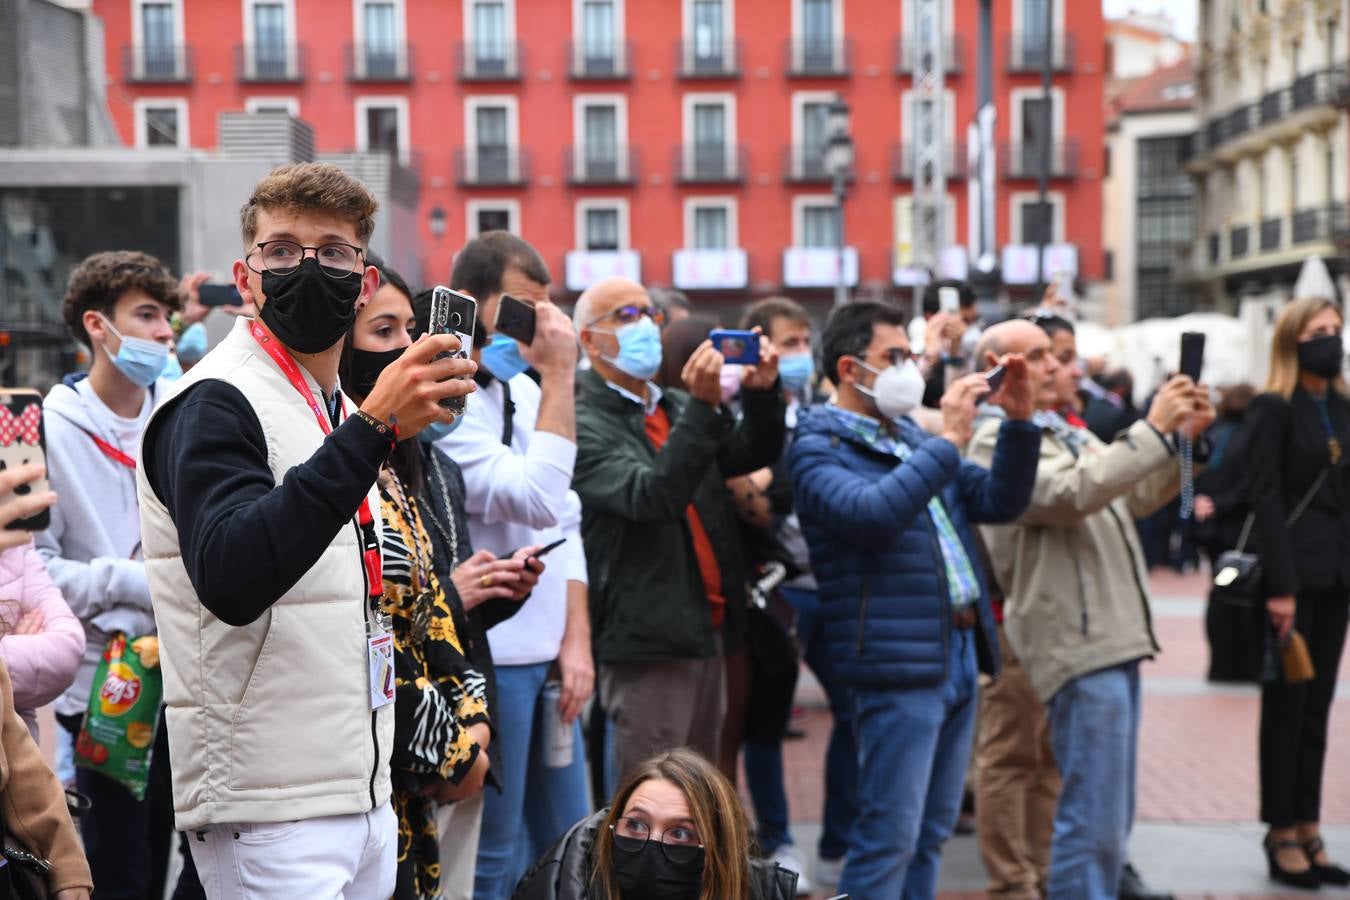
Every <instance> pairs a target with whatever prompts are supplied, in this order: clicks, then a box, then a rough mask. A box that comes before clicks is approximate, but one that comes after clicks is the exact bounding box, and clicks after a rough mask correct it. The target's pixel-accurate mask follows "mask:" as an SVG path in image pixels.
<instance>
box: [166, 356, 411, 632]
mask: <svg viewBox="0 0 1350 900" xmlns="http://www.w3.org/2000/svg"><path fill="white" fill-rule="evenodd" d="M334 425H335V426H336V427H335V428H334V430H333V433H332V435H330V436H329V438H328V439H327V440H325V441H324V442H323V444H322V445H320V447H319V449H318V450H316V451H315V452H314V455H313V456H311V457H310V458H309V459H308V460H306V461H305V462H303V463H301V464H300V465H298V466H295V467H294V468H292V469H291V470H290V471H289V472H287V473H286V475H285V477H284V478H283V479H282V482H281V484H277V483H276V480H275V478H273V475H272V470H271V468H270V467H269V466H268V463H267V439H266V437H265V436H264V435H263V430H262V423H260V422H259V421H258V417H257V415H256V414H255V413H254V412H253V408H252V407H251V406H250V405H249V403H248V401H247V400H246V399H245V398H244V395H243V393H241V392H240V390H239V389H238V388H236V387H235V386H234V385H232V384H229V383H227V382H224V381H214V380H213V381H203V382H201V383H200V384H196V385H193V386H192V387H190V388H188V389H187V390H186V391H185V392H184V394H183V395H182V396H181V397H178V398H176V399H175V400H174V401H173V405H172V406H171V407H170V408H168V409H166V410H164V411H163V412H162V413H161V414H160V415H159V416H158V417H157V418H156V419H155V420H154V421H153V422H152V423H151V425H150V427H149V428H148V429H147V430H146V433H145V440H144V450H143V460H144V465H145V467H146V471H145V474H146V478H147V479H148V480H149V482H150V486H151V488H152V489H153V490H154V492H155V496H156V497H158V498H159V499H160V501H161V502H162V503H163V504H164V505H165V506H166V507H167V508H168V510H169V515H170V517H171V518H172V519H173V521H174V524H175V525H176V526H177V528H178V541H179V546H180V548H181V550H182V554H183V564H184V566H186V568H187V574H188V578H189V579H190V580H191V581H192V586H193V588H194V589H195V590H196V592H197V597H198V599H199V600H201V603H202V605H203V606H205V607H206V608H207V609H208V610H210V611H211V613H212V614H213V615H215V616H216V617H217V618H219V619H220V620H221V621H223V622H226V623H228V624H230V625H247V624H249V623H250V622H253V621H254V620H256V619H257V618H258V617H259V616H261V615H262V614H263V613H264V612H266V611H267V609H268V608H270V607H271V605H272V604H273V603H275V602H276V601H277V600H279V599H280V598H281V596H282V595H283V594H285V593H286V592H287V591H288V590H290V589H291V588H292V587H294V586H295V584H296V583H297V582H298V581H299V580H300V578H301V577H302V576H303V575H304V574H305V573H306V572H308V571H309V570H310V569H311V568H312V567H313V566H314V564H315V563H316V562H318V560H319V557H320V556H321V555H322V554H323V552H324V550H326V549H327V548H328V546H329V545H330V544H331V543H332V542H333V538H334V537H336V536H337V534H338V531H339V530H340V529H341V528H343V527H347V526H349V524H350V523H351V521H352V518H353V516H355V515H356V511H357V509H358V508H359V507H360V505H361V501H362V500H363V499H365V497H366V494H367V492H368V491H369V490H370V488H371V486H372V485H374V484H375V479H376V477H377V476H378V475H379V470H380V466H381V465H382V464H383V462H384V460H385V457H386V456H388V453H389V441H388V439H387V438H386V437H385V436H383V435H381V434H380V433H379V432H377V431H376V430H375V428H374V427H372V426H371V425H370V424H369V423H367V422H365V421H364V420H362V419H361V418H359V417H356V416H352V417H350V418H349V419H348V420H347V421H346V422H342V423H341V424H337V420H336V417H335V419H334ZM295 427H296V428H316V427H318V425H317V423H315V422H313V421H312V420H311V417H310V416H309V414H308V413H306V414H305V415H304V416H303V417H302V416H299V415H297V417H296V420H295Z"/></svg>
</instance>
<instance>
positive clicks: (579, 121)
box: [572, 94, 630, 180]
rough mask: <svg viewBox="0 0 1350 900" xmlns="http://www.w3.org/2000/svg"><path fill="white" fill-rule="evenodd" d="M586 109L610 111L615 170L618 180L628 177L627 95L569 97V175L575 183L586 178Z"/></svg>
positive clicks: (578, 95)
mask: <svg viewBox="0 0 1350 900" xmlns="http://www.w3.org/2000/svg"><path fill="white" fill-rule="evenodd" d="M590 106H613V107H614V130H615V131H616V132H617V134H615V136H614V137H615V143H616V144H617V146H618V155H619V158H618V159H617V160H615V168H616V171H617V172H618V176H619V178H620V179H621V180H624V179H627V178H628V177H629V174H630V173H629V171H628V153H629V143H628V95H627V94H574V95H573V96H572V146H573V147H574V148H576V152H574V153H573V154H572V168H573V175H574V177H576V178H577V179H579V180H584V178H585V176H586V109H587V107H590Z"/></svg>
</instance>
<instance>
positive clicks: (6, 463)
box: [0, 388, 56, 549]
mask: <svg viewBox="0 0 1350 900" xmlns="http://www.w3.org/2000/svg"><path fill="white" fill-rule="evenodd" d="M46 470H47V435H46V432H45V431H44V429H43V423H42V395H41V394H39V393H38V392H37V391H35V390H31V389H26V388H25V389H16V390H6V391H0V524H3V527H4V529H6V531H7V532H12V533H13V535H10V534H5V535H3V537H0V549H8V547H9V546H17V545H18V544H20V543H24V542H26V541H27V540H28V535H27V534H25V533H24V532H28V531H45V530H46V529H47V528H49V527H51V512H50V510H49V508H50V507H51V505H52V503H54V502H55V500H56V495H55V494H53V493H52V492H51V488H50V486H49V485H48V483H47V472H46Z"/></svg>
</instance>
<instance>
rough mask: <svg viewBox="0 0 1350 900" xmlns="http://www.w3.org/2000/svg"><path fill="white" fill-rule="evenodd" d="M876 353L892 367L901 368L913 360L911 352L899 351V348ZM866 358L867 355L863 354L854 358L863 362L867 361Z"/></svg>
mask: <svg viewBox="0 0 1350 900" xmlns="http://www.w3.org/2000/svg"><path fill="white" fill-rule="evenodd" d="M877 352H879V353H881V355H882V356H884V357H886V360H887V361H888V362H889V363H890V364H891V365H893V366H903V365H904V364H905V363H907V362H909V361H910V360H911V359H913V358H914V353H913V351H911V350H904V349H901V348H900V347H892V348H891V349H889V350H880V351H877ZM867 356H868V354H866V353H864V354H863V355H861V356H857V357H854V358H855V359H859V360H864V361H865V360H866V359H867Z"/></svg>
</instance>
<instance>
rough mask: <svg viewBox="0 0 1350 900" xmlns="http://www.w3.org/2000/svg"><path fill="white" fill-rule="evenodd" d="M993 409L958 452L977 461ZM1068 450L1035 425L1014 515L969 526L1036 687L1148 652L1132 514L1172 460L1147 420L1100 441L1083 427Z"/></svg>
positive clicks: (1166, 484) (1152, 497)
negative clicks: (1025, 497)
mask: <svg viewBox="0 0 1350 900" xmlns="http://www.w3.org/2000/svg"><path fill="white" fill-rule="evenodd" d="M998 426H999V420H998V419H989V420H986V421H984V422H982V423H981V424H980V425H979V426H978V427H977V428H976V430H975V435H974V437H973V438H972V439H971V443H970V447H969V449H968V456H969V457H970V459H972V460H973V461H975V462H977V463H980V464H981V465H986V466H987V465H989V464H990V462H991V461H992V460H993V456H994V444H995V441H996V440H997V437H998ZM1083 438H1084V443H1083V445H1082V447H1081V449H1080V453H1079V455H1078V456H1075V455H1074V454H1073V452H1072V451H1071V450H1070V449H1069V447H1068V445H1067V444H1066V443H1065V442H1064V441H1063V440H1062V439H1061V438H1058V437H1056V436H1054V434H1053V432H1051V431H1050V430H1048V429H1047V430H1046V432H1045V435H1044V437H1043V438H1042V439H1041V458H1040V464H1039V466H1038V467H1037V469H1036V489H1035V491H1034V492H1033V494H1032V498H1031V506H1030V507H1029V508H1028V509H1027V511H1026V512H1025V513H1024V514H1023V515H1022V518H1021V519H1019V520H1018V521H1017V523H1016V524H1014V525H981V526H980V535H981V537H982V538H983V539H984V542H985V546H986V547H987V548H988V550H989V557H990V563H991V565H992V567H993V574H994V578H995V579H996V580H997V582H998V584H999V586H1000V587H1001V588H1002V590H1003V594H1004V629H1005V631H1006V633H1007V636H1008V642H1009V643H1010V644H1011V645H1012V648H1013V652H1014V653H1016V654H1017V658H1018V659H1019V660H1021V662H1022V666H1023V667H1024V668H1025V669H1026V671H1027V674H1028V675H1029V676H1030V678H1031V684H1032V686H1033V687H1034V688H1035V689H1036V693H1037V694H1038V695H1040V698H1041V699H1042V700H1044V701H1049V699H1050V698H1051V697H1053V696H1054V695H1055V694H1056V693H1057V692H1058V691H1059V689H1060V688H1062V687H1063V686H1064V685H1065V683H1066V682H1068V681H1070V680H1072V679H1074V678H1077V677H1079V676H1081V675H1086V674H1088V673H1090V672H1096V671H1098V670H1101V669H1105V668H1109V667H1111V666H1114V665H1119V664H1121V663H1125V662H1129V661H1131V660H1136V659H1141V658H1144V657H1147V656H1152V655H1153V654H1155V653H1157V652H1158V651H1159V649H1160V648H1159V646H1158V642H1157V640H1156V639H1155V638H1154V636H1153V620H1152V614H1151V613H1150V611H1149V598H1148V589H1147V587H1146V585H1147V583H1148V580H1147V579H1148V574H1147V571H1146V570H1145V567H1144V552H1143V549H1142V547H1141V546H1140V544H1139V535H1138V532H1137V531H1136V530H1135V525H1134V520H1135V519H1138V518H1142V517H1144V516H1147V515H1148V514H1149V513H1151V512H1153V511H1154V510H1156V509H1158V508H1159V507H1161V506H1162V505H1163V504H1165V503H1166V502H1168V501H1169V500H1171V499H1172V498H1173V497H1175V496H1176V493H1177V490H1178V486H1179V481H1180V467H1179V465H1178V463H1177V461H1176V458H1175V456H1174V455H1173V453H1172V450H1171V448H1170V447H1169V446H1168V445H1167V443H1166V442H1165V441H1164V440H1163V439H1162V438H1161V437H1160V436H1159V435H1158V433H1157V432H1156V431H1154V430H1153V428H1152V427H1150V426H1149V425H1148V423H1146V422H1144V421H1142V420H1141V421H1139V422H1136V423H1135V424H1134V425H1133V426H1132V427H1131V428H1130V429H1129V430H1128V431H1127V432H1125V433H1124V434H1123V435H1122V436H1121V437H1119V438H1117V439H1116V441H1115V442H1114V443H1112V444H1109V445H1108V444H1103V443H1102V442H1101V441H1099V440H1097V438H1095V437H1093V435H1092V434H1091V433H1090V432H1088V431H1087V430H1086V429H1084V430H1083Z"/></svg>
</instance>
